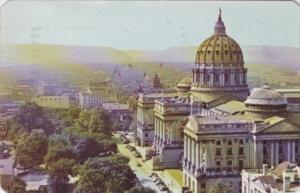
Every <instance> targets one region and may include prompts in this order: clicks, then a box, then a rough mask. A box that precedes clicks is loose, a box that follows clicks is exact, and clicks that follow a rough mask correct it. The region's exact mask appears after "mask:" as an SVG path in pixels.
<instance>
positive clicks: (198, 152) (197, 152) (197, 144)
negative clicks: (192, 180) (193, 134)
mask: <svg viewBox="0 0 300 193" xmlns="http://www.w3.org/2000/svg"><path fill="white" fill-rule="evenodd" d="M199 154H200V148H199V141H196V168H197V169H198V168H199V162H200V161H199Z"/></svg>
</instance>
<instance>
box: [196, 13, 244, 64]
mask: <svg viewBox="0 0 300 193" xmlns="http://www.w3.org/2000/svg"><path fill="white" fill-rule="evenodd" d="M195 63H196V64H199V65H201V64H204V65H206V66H210V65H213V66H216V67H217V66H220V67H243V65H244V60H243V53H242V50H241V48H240V46H239V44H238V43H237V42H236V41H235V40H234V39H232V38H231V37H229V36H228V35H227V34H226V28H225V25H224V22H223V21H222V17H221V11H220V14H219V18H218V21H217V22H216V25H215V33H214V34H213V35H212V36H211V37H209V38H207V39H206V40H205V41H204V42H202V43H201V44H200V46H199V48H198V50H197V53H196V61H195Z"/></svg>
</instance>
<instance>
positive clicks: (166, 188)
mask: <svg viewBox="0 0 300 193" xmlns="http://www.w3.org/2000/svg"><path fill="white" fill-rule="evenodd" d="M159 190H160V191H168V190H169V188H168V187H167V186H161V187H160V188H159Z"/></svg>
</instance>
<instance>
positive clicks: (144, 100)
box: [136, 89, 177, 146]
mask: <svg viewBox="0 0 300 193" xmlns="http://www.w3.org/2000/svg"><path fill="white" fill-rule="evenodd" d="M176 95H177V93H176V90H172V89H168V90H167V89H164V90H155V91H153V92H151V93H141V94H139V98H138V106H137V130H136V141H137V144H138V145H141V146H151V145H152V144H153V138H154V110H153V108H154V104H155V102H154V101H155V100H156V99H163V98H165V99H166V98H172V97H174V96H176Z"/></svg>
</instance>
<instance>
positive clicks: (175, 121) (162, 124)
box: [153, 98, 190, 170]
mask: <svg viewBox="0 0 300 193" xmlns="http://www.w3.org/2000/svg"><path fill="white" fill-rule="evenodd" d="M154 114H155V116H154V141H153V151H154V156H153V169H154V170H160V169H165V168H178V166H180V165H181V160H182V157H183V140H182V138H183V128H184V125H185V123H186V121H187V119H186V117H187V116H188V115H189V114H190V105H189V103H187V102H186V101H184V100H182V101H181V100H179V99H176V98H171V99H160V100H156V101H155V106H154Z"/></svg>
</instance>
